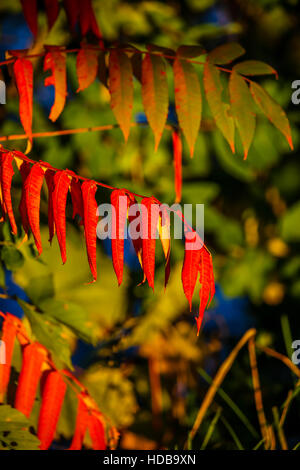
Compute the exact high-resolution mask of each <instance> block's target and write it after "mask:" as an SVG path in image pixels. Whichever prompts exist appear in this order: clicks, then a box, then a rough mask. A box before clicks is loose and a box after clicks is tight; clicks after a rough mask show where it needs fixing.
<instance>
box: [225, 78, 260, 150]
mask: <svg viewBox="0 0 300 470" xmlns="http://www.w3.org/2000/svg"><path fill="white" fill-rule="evenodd" d="M229 96H230V103H231V114H232V117H233V119H234V120H235V124H236V126H237V128H238V130H239V133H240V137H241V141H242V144H243V148H244V159H246V158H247V155H248V150H249V147H250V145H251V142H252V140H253V137H254V131H255V111H254V103H253V100H252V96H251V93H250V91H249V87H248V85H247V84H246V82H245V80H244V79H243V78H242V77H241V76H240V75H238V74H237V73H236V72H235V71H234V70H233V72H232V74H231V75H230V79H229Z"/></svg>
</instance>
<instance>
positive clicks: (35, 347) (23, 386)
mask: <svg viewBox="0 0 300 470" xmlns="http://www.w3.org/2000/svg"><path fill="white" fill-rule="evenodd" d="M46 356H47V350H46V349H45V348H44V347H43V346H42V345H41V344H39V343H36V342H35V343H32V344H28V345H27V346H25V347H24V350H23V357H22V368H21V372H20V375H19V380H18V387H17V392H16V397H15V404H14V407H15V408H16V409H17V410H19V411H21V413H23V414H24V415H25V416H27V418H29V416H30V414H31V410H32V407H33V405H34V400H35V396H36V392H37V387H38V384H39V381H40V377H41V373H42V365H43V363H44V361H45V358H46Z"/></svg>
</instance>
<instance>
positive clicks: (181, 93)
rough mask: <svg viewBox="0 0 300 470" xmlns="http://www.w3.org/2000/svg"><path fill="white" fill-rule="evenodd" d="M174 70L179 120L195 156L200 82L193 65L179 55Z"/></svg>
mask: <svg viewBox="0 0 300 470" xmlns="http://www.w3.org/2000/svg"><path fill="white" fill-rule="evenodd" d="M173 72H174V87H175V105H176V112H177V116H178V121H179V125H180V127H181V129H182V131H183V134H184V136H185V138H186V140H187V143H188V146H189V149H190V154H191V156H193V153H194V147H195V142H196V139H197V135H198V131H199V128H200V122H201V112H202V97H201V90H200V83H199V79H198V75H197V73H196V71H195V69H194V67H193V65H192V64H190V63H189V62H187V61H186V60H181V59H180V58H179V57H176V59H175V60H174V63H173Z"/></svg>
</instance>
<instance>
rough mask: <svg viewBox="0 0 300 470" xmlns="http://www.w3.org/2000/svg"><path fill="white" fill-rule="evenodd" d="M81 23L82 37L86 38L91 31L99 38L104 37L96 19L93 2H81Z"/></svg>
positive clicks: (89, 0)
mask: <svg viewBox="0 0 300 470" xmlns="http://www.w3.org/2000/svg"><path fill="white" fill-rule="evenodd" d="M79 21H80V29H81V34H82V36H85V35H86V34H87V33H88V32H89V31H92V33H93V34H94V35H95V36H96V37H97V38H101V37H102V35H101V32H100V30H99V27H98V24H97V20H96V18H95V14H94V11H93V7H92V2H91V0H85V1H84V2H82V1H81V2H79Z"/></svg>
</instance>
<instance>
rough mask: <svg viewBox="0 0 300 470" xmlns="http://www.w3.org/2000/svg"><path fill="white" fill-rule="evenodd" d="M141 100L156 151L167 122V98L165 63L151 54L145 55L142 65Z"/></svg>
mask: <svg viewBox="0 0 300 470" xmlns="http://www.w3.org/2000/svg"><path fill="white" fill-rule="evenodd" d="M142 99H143V105H144V109H145V113H146V116H147V119H148V122H149V124H150V126H151V129H152V130H153V133H154V137H155V150H157V147H158V144H159V142H160V139H161V136H162V133H163V130H164V127H165V123H166V120H167V115H168V104H169V97H168V82H167V76H166V66H165V62H164V60H163V59H162V58H161V57H159V56H156V55H153V54H146V55H145V57H144V60H143V63H142Z"/></svg>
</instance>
